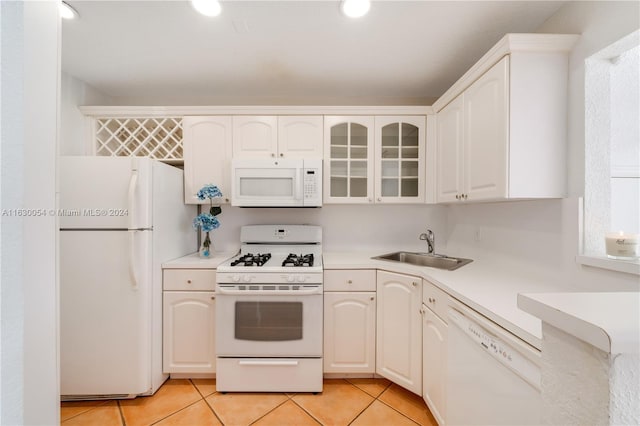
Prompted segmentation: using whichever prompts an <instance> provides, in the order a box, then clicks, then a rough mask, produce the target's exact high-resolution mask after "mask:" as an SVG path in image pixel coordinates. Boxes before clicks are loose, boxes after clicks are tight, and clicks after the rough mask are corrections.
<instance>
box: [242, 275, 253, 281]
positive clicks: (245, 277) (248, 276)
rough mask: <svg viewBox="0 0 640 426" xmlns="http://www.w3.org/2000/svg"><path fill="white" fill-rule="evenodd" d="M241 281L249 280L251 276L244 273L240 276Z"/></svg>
mask: <svg viewBox="0 0 640 426" xmlns="http://www.w3.org/2000/svg"><path fill="white" fill-rule="evenodd" d="M242 281H244V282H245V283H248V282H250V281H251V276H250V275H244V276H243V277H242Z"/></svg>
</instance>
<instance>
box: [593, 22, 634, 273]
mask: <svg viewBox="0 0 640 426" xmlns="http://www.w3.org/2000/svg"><path fill="white" fill-rule="evenodd" d="M583 225H584V226H583V229H584V235H583V237H584V241H583V254H584V255H585V256H589V257H601V258H604V257H605V255H606V251H605V235H606V234H607V233H610V232H620V231H622V232H624V233H625V234H640V31H636V32H634V33H633V34H631V35H629V36H627V37H625V38H623V39H621V40H619V41H617V42H615V43H613V44H612V45H610V46H608V47H606V48H605V49H603V50H602V51H600V52H598V53H596V54H595V55H593V56H591V57H589V58H587V59H586V61H585V197H584V223H583ZM614 263H616V261H612V262H611V263H610V264H609V265H610V266H611V265H613V264H614ZM617 263H622V262H617ZM627 263H628V262H627ZM595 266H600V265H595ZM631 266H634V265H631ZM605 267H606V266H605ZM612 269H618V270H624V271H625V272H635V271H637V270H638V268H637V267H635V268H631V269H629V268H623V269H619V268H618V267H615V265H614V267H613V268H612ZM636 273H637V272H636Z"/></svg>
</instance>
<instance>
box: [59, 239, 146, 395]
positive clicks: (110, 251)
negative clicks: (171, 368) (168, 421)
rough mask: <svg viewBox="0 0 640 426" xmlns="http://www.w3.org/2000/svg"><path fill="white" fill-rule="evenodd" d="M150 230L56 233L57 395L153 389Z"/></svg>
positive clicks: (109, 393) (111, 393)
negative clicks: (58, 269)
mask: <svg viewBox="0 0 640 426" xmlns="http://www.w3.org/2000/svg"><path fill="white" fill-rule="evenodd" d="M151 234H152V232H151V231H61V232H60V382H61V385H60V388H61V389H60V392H61V394H62V395H63V396H65V395H132V394H134V395H135V394H140V393H144V392H147V391H149V389H150V388H151V376H150V372H151V365H150V364H151V349H150V348H151V341H150V340H151V336H150V330H151V294H150V290H151V286H150V273H151V270H150V262H149V261H148V259H150V256H149V253H150V251H151Z"/></svg>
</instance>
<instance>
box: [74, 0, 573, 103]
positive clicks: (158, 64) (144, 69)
mask: <svg viewBox="0 0 640 426" xmlns="http://www.w3.org/2000/svg"><path fill="white" fill-rule="evenodd" d="M67 3H69V4H70V5H72V6H73V7H74V8H75V9H76V10H77V11H78V13H79V14H80V19H79V20H74V21H64V22H63V24H62V69H63V71H64V72H66V73H68V74H70V75H72V76H74V77H76V78H78V79H80V80H83V81H84V82H86V83H88V84H89V85H91V86H93V87H94V88H95V89H97V90H99V91H100V92H102V93H103V94H105V95H107V96H110V97H112V98H113V101H114V102H115V103H116V104H118V103H119V104H123V105H124V104H137V105H242V104H246V105H250V104H260V103H262V104H273V105H282V104H290V105H305V104H307V105H347V104H350V105H364V104H375V105H430V104H431V103H432V102H433V100H435V99H437V98H438V97H439V96H440V95H442V94H443V93H444V92H445V91H446V89H447V88H449V86H451V85H452V84H453V83H454V82H455V81H456V80H457V79H458V78H459V77H460V76H461V75H462V74H464V72H465V71H466V70H467V69H469V67H470V66H471V65H473V64H474V63H475V62H476V61H477V60H478V59H479V58H480V57H481V56H482V55H483V54H484V53H485V52H486V51H487V50H489V48H491V46H493V45H494V44H495V43H496V42H497V41H498V40H499V39H500V38H502V36H503V35H504V34H505V33H509V32H533V31H535V30H536V28H538V27H539V26H540V25H541V24H542V23H543V22H544V21H545V20H546V19H547V18H549V17H550V16H551V15H553V14H554V13H555V12H556V11H557V10H558V9H559V8H560V7H561V6H562V4H563V3H564V2H559V1H539V0H538V1H497V2H485V1H471V2H466V1H400V0H396V1H374V2H373V4H372V7H371V10H370V12H369V14H368V15H366V16H365V17H363V18H359V19H355V20H354V19H350V18H346V17H345V16H343V15H342V14H341V13H340V8H339V2H338V1H328V0H327V1H223V3H222V5H223V11H222V14H221V15H220V16H218V17H215V18H207V17H205V16H202V15H199V14H198V13H197V12H195V10H193V9H192V8H191V6H190V4H189V2H187V1H77V0H69V1H67Z"/></svg>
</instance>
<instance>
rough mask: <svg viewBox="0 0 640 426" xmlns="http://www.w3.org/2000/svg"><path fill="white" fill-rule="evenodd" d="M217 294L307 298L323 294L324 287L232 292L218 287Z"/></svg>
mask: <svg viewBox="0 0 640 426" xmlns="http://www.w3.org/2000/svg"><path fill="white" fill-rule="evenodd" d="M216 293H218V294H221V295H223V294H224V295H229V296H307V295H310V294H322V287H321V286H318V287H311V288H308V289H304V290H232V289H228V288H225V287H222V286H220V285H218V286H217V287H216Z"/></svg>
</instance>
